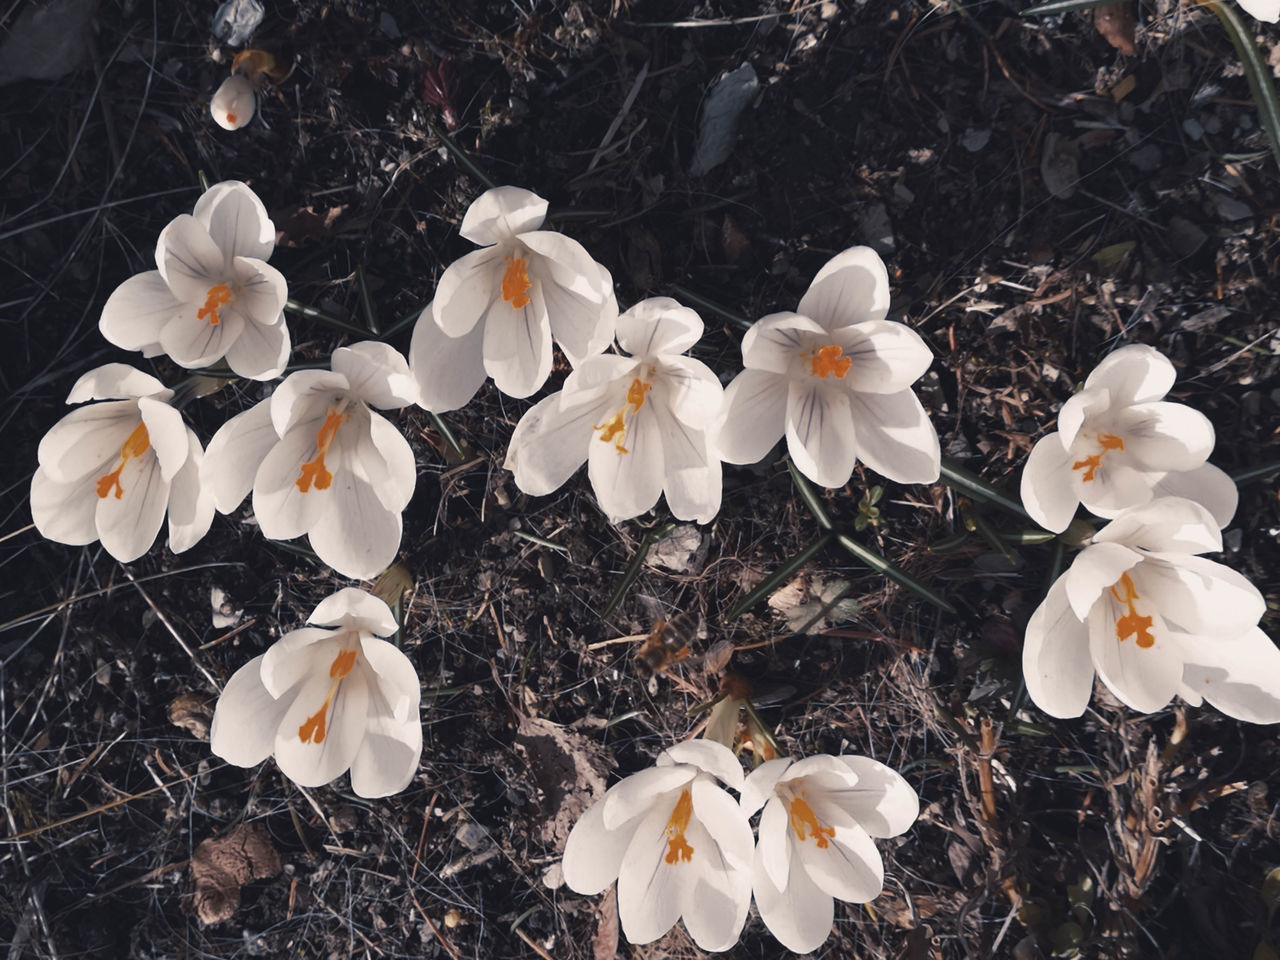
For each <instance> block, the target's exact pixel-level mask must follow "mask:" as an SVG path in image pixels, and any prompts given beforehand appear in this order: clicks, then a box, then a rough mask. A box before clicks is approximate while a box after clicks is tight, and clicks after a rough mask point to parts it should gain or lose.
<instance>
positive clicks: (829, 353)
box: [809, 343, 853, 380]
mask: <svg viewBox="0 0 1280 960" xmlns="http://www.w3.org/2000/svg"><path fill="white" fill-rule="evenodd" d="M852 366H853V360H852V358H850V357H846V356H845V355H844V351H843V350H841V349H840V347H839V345H837V344H834V343H830V344H827V346H825V347H820V348H819V349H817V350H815V351H814V352H813V354H812V355H811V356H810V359H809V369H810V370H811V371H812V372H813V375H814V376H815V377H821V378H822V379H823V380H825V379H826V378H827V377H829V376H831V375H833V374H834V375H835V378H836V379H837V380H843V379H844V377H845V374H847V373H848V372H849V370H850V368H851V367H852Z"/></svg>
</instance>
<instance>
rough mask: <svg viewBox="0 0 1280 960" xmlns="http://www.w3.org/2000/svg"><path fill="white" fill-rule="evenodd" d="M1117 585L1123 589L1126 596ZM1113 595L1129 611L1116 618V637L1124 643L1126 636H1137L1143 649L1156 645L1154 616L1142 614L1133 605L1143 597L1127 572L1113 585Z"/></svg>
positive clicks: (1138, 642) (1137, 641)
mask: <svg viewBox="0 0 1280 960" xmlns="http://www.w3.org/2000/svg"><path fill="white" fill-rule="evenodd" d="M1116 587H1120V588H1121V589H1123V591H1124V596H1121V595H1120V591H1119V590H1117V589H1116ZM1111 595H1112V596H1113V597H1115V598H1116V601H1117V602H1118V603H1123V604H1124V605H1125V608H1126V611H1127V612H1126V613H1125V615H1124V616H1123V617H1118V618H1117V619H1116V638H1117V639H1118V640H1120V641H1121V642H1122V643H1123V642H1124V640H1125V638H1127V637H1135V638H1136V640H1135V642H1136V643H1137V644H1138V646H1140V647H1141V648H1142V649H1143V650H1146V649H1148V648H1149V647H1153V646H1155V642H1156V638H1155V636H1154V635H1153V634H1152V633H1151V624H1152V618H1151V617H1143V616H1140V615H1139V614H1138V611H1137V608H1136V607H1134V605H1133V601H1135V600H1141V599H1142V598H1141V597H1140V596H1138V588H1137V587H1135V586H1134V585H1133V578H1132V577H1130V576H1129V574H1127V573H1122V574H1120V579H1119V580H1117V581H1116V582H1115V583H1113V584H1112V585H1111Z"/></svg>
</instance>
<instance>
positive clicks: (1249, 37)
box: [1197, 0, 1280, 164]
mask: <svg viewBox="0 0 1280 960" xmlns="http://www.w3.org/2000/svg"><path fill="white" fill-rule="evenodd" d="M1197 2H1199V3H1200V4H1201V5H1202V6H1206V7H1208V8H1209V9H1210V10H1212V11H1213V12H1214V13H1215V14H1216V15H1217V17H1218V20H1219V21H1220V22H1221V23H1222V28H1223V29H1224V30H1226V31H1227V36H1228V37H1230V38H1231V45H1232V46H1234V47H1235V48H1236V54H1237V55H1238V56H1239V57H1240V64H1241V66H1243V67H1244V75H1245V77H1247V78H1248V80H1249V90H1250V91H1252V93H1253V102H1254V105H1255V106H1256V107H1257V108H1258V114H1259V118H1260V119H1261V120H1262V127H1263V129H1264V130H1266V131H1267V140H1268V141H1270V143H1271V153H1272V155H1273V156H1274V157H1275V160H1276V163H1277V164H1280V96H1277V94H1276V85H1275V82H1274V81H1273V80H1272V78H1271V70H1270V68H1269V67H1268V66H1267V64H1266V61H1265V60H1264V59H1263V57H1262V51H1260V50H1259V49H1258V45H1257V43H1255V42H1254V39H1253V30H1252V29H1250V27H1248V26H1246V24H1245V18H1244V17H1243V16H1241V14H1240V11H1239V10H1237V9H1236V7H1235V4H1228V3H1220V2H1218V0H1197ZM1249 23H1250V24H1252V23H1253V21H1252V20H1250V21H1249Z"/></svg>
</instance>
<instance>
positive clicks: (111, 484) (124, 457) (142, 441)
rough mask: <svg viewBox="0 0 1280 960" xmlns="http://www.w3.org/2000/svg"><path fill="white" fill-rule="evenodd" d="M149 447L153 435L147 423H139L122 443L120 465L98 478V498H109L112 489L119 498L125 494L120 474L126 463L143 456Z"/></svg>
mask: <svg viewBox="0 0 1280 960" xmlns="http://www.w3.org/2000/svg"><path fill="white" fill-rule="evenodd" d="M149 449H151V437H150V436H149V435H148V434H147V425H146V424H145V423H139V424H138V425H137V426H136V427H134V428H133V433H131V434H129V439H127V440H126V441H125V442H124V443H122V444H121V445H120V464H119V466H117V467H116V468H115V469H114V470H112V471H111V472H110V473H104V474H103V475H102V476H100V477H99V478H98V499H99V500H105V499H107V497H108V496H109V495H110V494H111V491H112V490H115V492H116V499H117V500H119V499H120V498H121V497H122V496H124V487H122V486H120V474H121V473H122V472H123V471H124V466H125V464H126V463H128V462H129V461H130V460H132V459H133V458H134V457H140V456H142V455H143V454H144V453H146V452H147V451H148V450H149Z"/></svg>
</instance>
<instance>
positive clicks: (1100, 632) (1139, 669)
mask: <svg viewBox="0 0 1280 960" xmlns="http://www.w3.org/2000/svg"><path fill="white" fill-rule="evenodd" d="M1136 610H1137V613H1138V614H1139V615H1140V616H1143V617H1146V616H1150V617H1151V624H1150V626H1149V627H1148V630H1149V633H1150V636H1151V638H1152V641H1153V642H1152V643H1150V645H1148V646H1145V647H1143V646H1139V645H1138V637H1137V636H1135V635H1133V634H1129V635H1127V636H1126V638H1125V639H1123V640H1122V639H1120V638H1119V636H1118V634H1119V632H1120V627H1119V625H1118V621H1120V619H1121V618H1122V617H1125V616H1126V615H1127V614H1128V607H1127V606H1126V605H1124V604H1122V603H1120V602H1118V601H1117V600H1116V598H1115V596H1114V595H1113V594H1112V593H1111V591H1109V590H1108V591H1107V592H1106V593H1104V594H1103V595H1102V599H1101V600H1100V601H1099V602H1098V604H1097V605H1096V606H1095V607H1094V608H1093V611H1092V612H1091V613H1090V614H1089V650H1090V654H1091V655H1092V657H1093V665H1094V667H1095V668H1096V669H1097V671H1098V676H1100V677H1101V678H1102V682H1103V683H1105V684H1106V685H1107V686H1108V687H1109V688H1110V690H1111V692H1112V693H1114V694H1115V695H1116V697H1117V698H1118V699H1119V700H1120V701H1121V702H1122V703H1124V704H1125V705H1127V706H1129V707H1132V708H1133V709H1134V710H1138V711H1140V712H1142V713H1154V712H1155V711H1157V710H1159V709H1161V708H1163V707H1164V706H1165V705H1166V704H1167V703H1168V702H1169V701H1170V700H1172V699H1173V695H1174V694H1175V693H1177V692H1178V687H1179V685H1180V684H1181V682H1182V659H1181V657H1180V656H1179V650H1178V646H1177V644H1176V643H1175V642H1173V641H1172V640H1171V639H1170V637H1169V631H1168V629H1167V628H1166V627H1165V624H1164V621H1163V620H1162V619H1161V617H1160V614H1159V612H1158V611H1157V610H1156V609H1155V608H1154V607H1153V606H1152V605H1151V604H1149V603H1146V602H1145V598H1143V600H1139V601H1137V604H1136Z"/></svg>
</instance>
